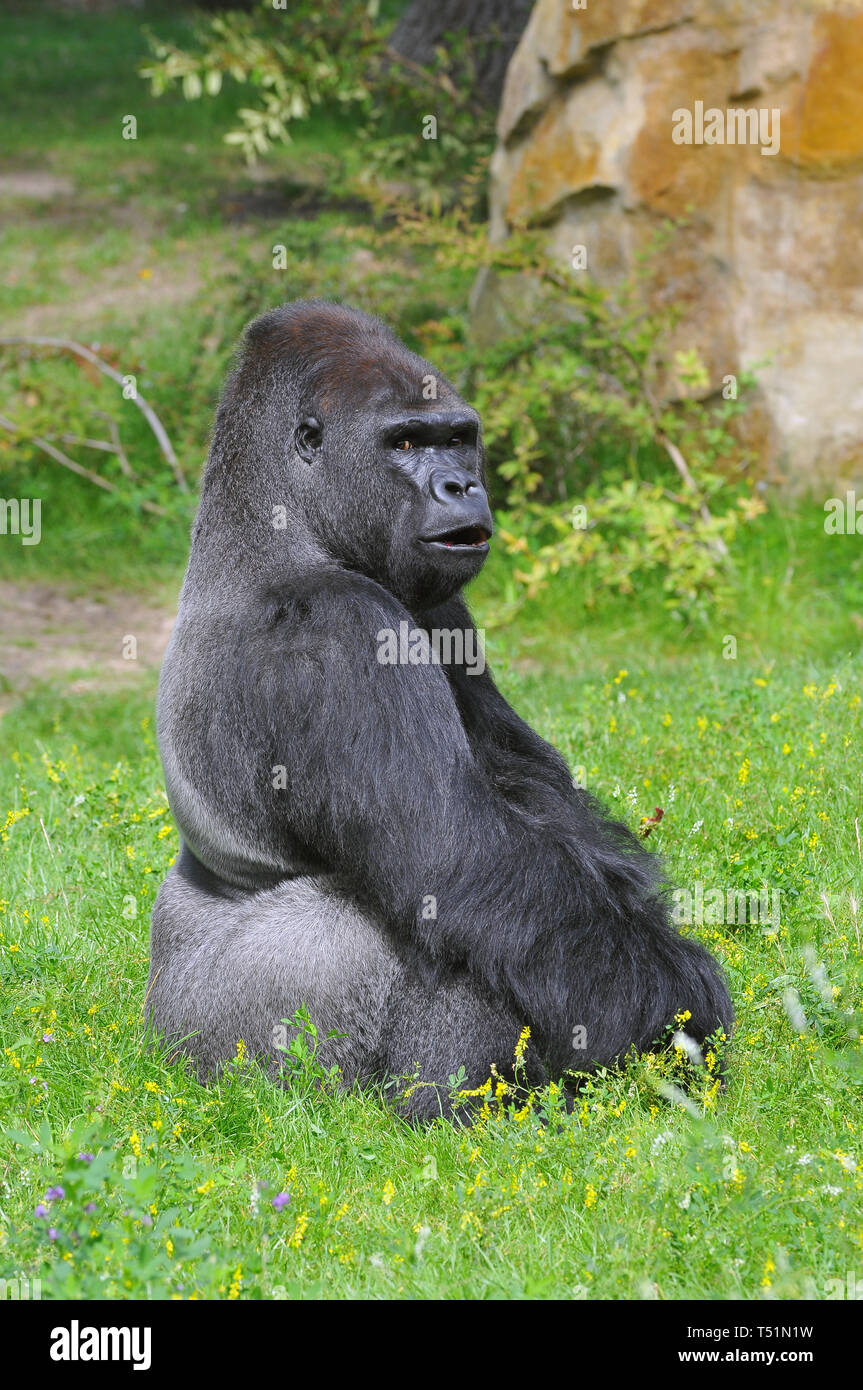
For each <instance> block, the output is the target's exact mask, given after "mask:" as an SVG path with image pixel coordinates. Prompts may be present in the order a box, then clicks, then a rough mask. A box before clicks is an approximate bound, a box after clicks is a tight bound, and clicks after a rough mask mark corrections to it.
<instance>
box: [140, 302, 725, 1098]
mask: <svg viewBox="0 0 863 1390" xmlns="http://www.w3.org/2000/svg"><path fill="white" fill-rule="evenodd" d="M492 529H493V523H492V517H491V513H490V510H489V502H488V498H487V495H486V490H485V485H484V461H483V449H482V440H481V428H480V420H479V417H478V415H477V413H476V411H474V410H473V409H471V407H470V406H469V405H466V404H465V402H464V401H463V400H462V399H461V398H460V397H459V395H458V394H457V392H456V391H455V389H454V388H453V387H452V385H451V384H450V383H449V382H448V381H446V380H445V379H444V378H443V377H441V376H439V375H438V374H437V373H436V372H435V370H434V368H433V367H432V366H431V365H430V364H429V363H428V362H426V361H424V360H423V359H421V358H420V357H418V356H416V355H415V354H414V353H412V352H409V351H408V350H407V349H406V348H405V347H404V346H403V345H402V344H401V343H400V342H399V341H398V339H397V338H396V337H395V336H394V335H393V334H392V333H391V332H390V331H389V329H388V328H386V327H385V326H384V324H382V323H381V322H380V321H378V320H377V319H374V318H372V317H369V316H368V315H366V314H363V313H359V312H356V311H354V310H351V309H348V308H346V307H342V306H339V305H336V304H332V303H328V302H325V301H320V300H316V301H297V302H295V303H291V304H286V305H283V306H281V307H280V308H277V309H274V310H272V311H270V312H268V313H265V314H264V315H263V316H262V317H260V318H258V319H257V320H255V321H254V322H253V323H252V324H251V325H250V326H249V327H248V328H247V330H246V333H245V338H244V341H243V344H242V347H241V349H240V352H239V355H238V359H237V364H236V366H235V368H234V371H233V373H232V375H231V376H230V378H229V380H228V383H227V385H226V387H225V389H224V392H223V395H222V398H221V401H220V403H219V407H218V412H217V416H216V424H215V429H214V433H213V438H212V444H211V448H210V454H209V458H208V461H207V465H206V469H205V472H204V478H203V484H202V492H201V501H200V507H199V510H198V514H197V518H196V521H195V524H194V529H193V535H192V546H191V554H190V559H189V565H188V570H187V572H186V577H185V580H184V583H183V588H182V593H181V597H180V605H179V614H178V617H177V622H176V626H175V628H174V632H173V636H172V638H171V642H170V645H169V648H168V651H167V654H166V657H165V661H164V666H163V670H162V674H161V679H160V685H159V695H158V737H159V745H160V750H161V755H162V760H163V764H164V770H165V779H166V786H167V792H168V797H169V800H170V805H171V810H172V813H173V815H174V817H175V819H176V822H177V825H178V827H179V831H180V837H181V848H180V853H179V855H178V857H177V859H176V861H175V863H174V864H173V866H172V867H171V869H170V871H169V873H168V876H167V878H166V879H165V881H164V883H163V884H162V886H161V888H160V890H159V894H158V897H157V900H156V904H155V908H154V911H153V920H152V940H151V947H152V952H151V955H152V959H151V970H150V980H149V988H148V994H147V1002H146V1011H147V1016H148V1020H149V1024H150V1026H151V1027H152V1029H153V1030H154V1031H155V1032H156V1033H158V1034H159V1035H161V1037H162V1038H163V1040H165V1042H166V1043H167V1044H168V1045H170V1046H171V1047H173V1048H174V1049H175V1055H176V1053H182V1054H185V1055H187V1056H188V1057H189V1058H191V1059H192V1061H193V1063H194V1065H195V1067H196V1070H197V1073H198V1075H199V1076H200V1077H201V1079H202V1080H204V1081H206V1080H207V1079H209V1078H211V1077H213V1076H215V1075H218V1072H219V1069H220V1067H221V1066H222V1065H224V1063H225V1062H226V1061H228V1060H229V1059H230V1058H231V1057H233V1056H234V1055H235V1052H236V1048H237V1043H238V1041H239V1040H242V1041H243V1042H244V1043H245V1045H246V1049H247V1051H248V1053H249V1054H250V1055H253V1056H255V1057H256V1058H258V1059H260V1060H261V1062H262V1063H263V1065H265V1066H266V1067H268V1069H269V1070H270V1071H271V1074H272V1075H273V1076H274V1079H280V1080H281V1081H282V1082H283V1083H284V1084H290V1077H289V1074H288V1072H287V1070H286V1069H285V1067H284V1066H283V1065H282V1062H283V1060H284V1054H283V1052H280V1050H279V1047H278V1046H277V1042H276V1040H277V1038H278V1037H279V1027H280V1021H282V1020H286V1019H290V1018H291V1017H292V1016H293V1014H294V1012H295V1011H296V1010H297V1009H298V1008H299V1007H300V1006H301V1005H304V1006H305V1007H306V1008H307V1009H308V1012H309V1014H310V1016H311V1019H312V1021H313V1022H314V1023H315V1024H316V1026H317V1027H318V1029H319V1033H320V1035H321V1036H323V1035H325V1034H327V1033H329V1032H330V1031H331V1030H334V1031H335V1032H337V1033H338V1034H339V1036H337V1037H332V1038H329V1039H328V1040H327V1041H326V1042H325V1044H324V1049H323V1051H324V1053H325V1055H326V1058H327V1060H328V1061H329V1062H330V1063H331V1064H337V1065H338V1067H339V1068H340V1069H341V1074H342V1077H343V1080H344V1082H345V1084H353V1083H364V1082H369V1081H371V1080H373V1079H383V1078H385V1077H390V1078H392V1077H402V1076H412V1077H416V1078H417V1079H418V1081H419V1082H420V1083H422V1084H419V1085H417V1086H414V1087H413V1088H409V1089H410V1094H409V1095H408V1096H407V1098H406V1099H403V1101H402V1109H403V1113H406V1114H407V1115H408V1116H410V1117H411V1118H413V1119H419V1118H428V1117H433V1116H436V1115H438V1114H441V1113H445V1114H446V1113H450V1097H449V1088H448V1086H447V1078H448V1077H450V1076H451V1075H452V1074H453V1073H456V1074H458V1073H459V1068H460V1067H464V1072H465V1074H466V1077H467V1080H466V1081H465V1082H464V1086H465V1088H473V1087H477V1086H479V1085H481V1084H482V1083H483V1082H484V1081H485V1080H486V1078H487V1077H488V1076H489V1075H490V1071H491V1068H492V1066H496V1068H497V1070H498V1072H499V1074H500V1075H501V1076H502V1077H504V1078H506V1077H508V1076H509V1077H512V1075H513V1053H514V1048H515V1044H516V1042H517V1040H518V1038H519V1036H520V1033H521V1030H522V1028H523V1027H525V1026H529V1028H530V1030H531V1035H530V1042H529V1044H528V1050H527V1057H526V1073H527V1078H528V1081H529V1084H535V1083H536V1082H539V1081H542V1080H543V1079H545V1078H561V1077H565V1075H566V1073H567V1072H569V1071H576V1072H580V1073H581V1072H586V1071H591V1070H593V1069H595V1068H597V1067H606V1066H614V1065H618V1064H620V1063H621V1062H622V1060H623V1059H624V1058H625V1056H626V1054H627V1053H628V1052H629V1051H630V1050H631V1049H636V1050H638V1051H641V1050H645V1049H649V1048H655V1047H657V1046H659V1045H661V1044H662V1042H663V1040H667V1029H668V1026H669V1025H671V1024H672V1023H673V1021H674V1018H675V1015H677V1014H678V1013H680V1012H681V1011H684V1010H686V1011H688V1013H689V1018H688V1021H687V1022H686V1031H687V1032H688V1033H689V1034H690V1035H691V1037H692V1038H693V1039H694V1040H695V1042H696V1043H698V1044H701V1043H702V1042H703V1041H704V1039H705V1038H707V1037H708V1036H710V1035H712V1034H713V1033H715V1032H716V1031H717V1030H718V1029H725V1030H729V1029H730V1027H731V1020H732V1010H731V1002H730V999H729V995H728V991H727V989H726V986H725V983H724V981H723V979H722V976H721V974H720V971H719V969H718V967H717V965H716V963H715V962H714V961H713V959H712V958H711V957H710V956H709V955H708V953H707V952H706V951H705V950H704V949H703V948H702V947H701V946H700V945H699V944H698V943H696V942H695V941H693V940H690V939H687V938H684V937H681V936H680V935H679V934H678V933H677V932H676V931H675V930H674V928H673V927H672V925H671V923H670V921H669V914H668V908H667V904H666V902H665V899H664V896H663V886H662V883H661V879H660V875H659V872H658V869H657V863H656V859H655V857H654V856H653V855H652V854H650V853H648V852H647V850H646V849H645V848H644V847H643V845H642V843H641V842H640V841H639V840H637V839H636V838H635V837H634V836H633V835H632V833H631V832H630V831H629V830H628V829H627V828H626V827H624V826H623V825H621V824H618V823H616V822H614V821H613V820H610V819H609V818H608V817H607V816H606V815H605V813H604V812H603V811H602V809H601V808H600V807H599V806H598V805H597V803H596V802H595V801H594V800H593V799H592V798H591V797H590V796H589V795H588V794H587V793H586V792H585V791H584V790H582V789H579V788H577V787H575V786H574V785H573V781H572V778H571V776H570V773H569V771H568V769H567V767H566V764H565V763H564V760H563V758H562V757H561V756H560V754H559V753H558V752H557V751H556V750H555V749H554V748H552V747H551V746H550V745H549V744H547V743H546V742H544V740H543V739H541V738H540V737H539V735H538V734H536V733H534V731H533V730H532V729H531V728H530V727H529V725H527V724H526V723H525V722H524V721H523V720H522V719H520V718H519V716H518V715H517V714H516V713H515V712H514V711H513V710H512V709H511V708H510V707H509V705H508V704H507V702H506V700H504V698H503V696H502V695H501V694H500V692H499V691H498V689H497V687H496V686H495V684H494V681H493V680H492V677H491V675H490V674H489V673H488V671H487V670H485V669H484V664H483V663H482V662H481V661H479V660H476V659H474V657H475V653H476V650H477V648H476V646H475V643H476V638H477V635H476V632H475V629H474V627H473V623H472V620H471V617H470V614H469V612H468V609H467V607H466V605H465V602H464V599H463V598H462V593H461V591H462V588H463V586H464V585H465V584H466V583H467V582H468V581H469V580H471V579H473V578H474V577H475V576H476V575H477V574H478V572H479V570H480V569H481V567H482V565H483V563H484V561H485V558H486V556H487V554H488V551H489V539H490V537H491V534H492ZM442 634H443V635H445V636H447V635H448V636H449V637H450V638H459V639H460V640H458V641H456V640H451V641H449V642H448V644H446V645H447V647H448V650H447V651H445V652H443V655H442V654H441V650H440V649H441V648H442V647H443V646H444V644H443V643H442V641H441V640H440V639H441V635H442ZM405 638H407V641H405V640H403V639H405ZM283 1031H284V1030H283ZM280 1058H281V1059H282V1060H281V1061H280ZM519 1076H521V1072H520V1071H519ZM522 1080H524V1077H522ZM426 1083H427V1084H426Z"/></svg>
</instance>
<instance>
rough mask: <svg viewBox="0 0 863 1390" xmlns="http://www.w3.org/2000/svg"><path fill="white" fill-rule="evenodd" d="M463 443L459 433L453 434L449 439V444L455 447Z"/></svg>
mask: <svg viewBox="0 0 863 1390" xmlns="http://www.w3.org/2000/svg"><path fill="white" fill-rule="evenodd" d="M463 443H464V440H463V439H462V437H461V435H460V434H454V435H453V437H452V439H451V440H450V444H452V445H454V446H455V447H456V448H460V447H461V445H462V444H463Z"/></svg>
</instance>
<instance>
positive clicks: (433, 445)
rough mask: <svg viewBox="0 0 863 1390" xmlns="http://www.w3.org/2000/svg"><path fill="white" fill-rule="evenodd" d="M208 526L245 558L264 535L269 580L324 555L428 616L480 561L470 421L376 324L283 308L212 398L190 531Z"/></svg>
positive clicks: (252, 337)
mask: <svg viewBox="0 0 863 1390" xmlns="http://www.w3.org/2000/svg"><path fill="white" fill-rule="evenodd" d="M250 436H251V437H250ZM274 461H275V464H276V466H275V467H274V466H273V464H274ZM250 468H254V470H255V476H254V478H250V477H249V476H248V474H249V469H250ZM346 473H347V474H348V478H347V481H348V486H346ZM230 495H233V497H234V499H235V503H234V505H233V506H231V505H230V504H229V499H230ZM250 505H251V508H252V509H253V511H258V510H259V511H260V515H258V516H257V517H255V516H250V514H249V513H250ZM216 516H218V518H219V527H220V529H221V528H222V527H224V523H225V519H226V517H228V518H233V520H234V522H235V523H240V524H241V525H242V527H243V540H242V553H245V554H248V553H249V531H250V530H251V529H257V530H258V531H259V540H258V543H257V544H255V545H254V547H253V550H254V552H255V553H256V555H257V557H258V561H257V563H258V565H260V563H261V558H262V557H261V549H262V548H263V549H264V550H265V551H266V552H267V554H266V558H265V560H264V563H265V564H266V567H267V570H268V573H269V577H270V578H271V579H272V580H273V581H275V582H277V581H278V578H279V576H280V574H282V573H284V566H285V565H289V566H290V568H291V570H292V571H294V572H296V568H297V566H300V567H301V568H302V566H303V558H304V557H306V558H307V560H308V562H309V564H310V565H313V566H314V567H315V568H319V567H320V565H321V563H322V561H323V560H324V559H325V558H328V559H329V560H330V561H331V562H334V563H335V564H336V565H340V566H344V567H345V568H347V569H350V570H353V571H356V572H359V573H361V574H365V575H366V576H368V577H369V578H373V579H375V580H376V581H377V582H378V583H380V584H382V585H383V586H384V587H385V588H386V589H388V590H389V591H390V593H392V594H393V595H394V596H395V597H396V598H398V599H399V600H400V601H401V602H402V603H403V604H404V605H405V606H406V607H407V608H409V609H412V610H416V609H418V608H419V609H422V608H427V607H430V606H434V605H436V604H439V603H441V602H443V601H444V600H446V599H448V598H450V597H451V596H452V595H454V594H455V593H457V592H458V590H459V589H461V587H462V586H463V585H464V584H465V583H467V581H468V580H470V579H473V578H474V577H475V576H476V575H477V574H478V573H479V570H480V569H481V567H482V565H483V562H484V561H485V558H486V556H487V554H488V549H489V547H488V542H489V537H490V536H491V533H492V529H493V523H492V518H491V512H490V510H489V504H488V498H487V496H486V490H485V486H484V473H483V453H482V442H481V429H480V421H479V416H478V415H477V413H476V411H474V410H472V409H471V407H470V406H468V405H466V404H465V402H464V401H463V400H462V399H461V397H460V396H459V395H458V394H457V392H456V391H455V390H454V388H453V387H452V386H451V385H450V383H449V382H448V381H446V380H445V378H443V377H441V376H440V375H438V374H437V373H436V372H435V371H434V369H433V368H432V367H431V366H430V364H429V363H428V362H425V361H423V359H422V358H420V357H417V356H416V355H415V354H414V353H412V352H409V351H408V350H407V349H406V348H405V347H404V346H403V345H402V344H401V343H400V342H399V341H398V339H397V338H395V337H394V335H393V334H392V333H391V332H390V330H389V329H388V328H386V327H385V326H384V324H382V323H380V322H379V321H378V320H377V319H374V318H371V317H369V316H368V315H367V314H362V313H359V312H357V311H356V310H353V309H345V308H341V307H340V306H338V305H335V304H329V303H326V302H324V301H321V300H317V301H298V302H295V303H292V304H286V305H283V306H282V307H280V308H278V309H273V310H271V311H270V312H269V313H267V314H264V315H263V316H262V317H261V318H259V319H257V320H255V322H254V323H252V324H251V325H250V327H249V328H248V330H247V332H246V336H245V340H244V343H243V347H242V350H241V356H240V360H239V363H238V366H237V368H236V371H235V372H234V375H233V377H232V379H231V382H230V383H229V386H228V388H227V390H226V392H225V396H224V397H223V401H222V405H221V408H220V410H219V414H218V418H217V424H216V434H215V438H214V441H213V449H212V453H211V461H210V465H209V467H208V470H207V475H206V478H205V483H204V492H203V500H202V509H201V518H200V521H199V528H200V527H203V528H204V529H206V528H207V526H208V524H209V525H211V526H212V527H213V528H214V529H215V526H216ZM274 516H280V517H281V519H282V520H281V527H279V525H278V524H276V525H275V526H274V522H273V517H274ZM250 522H251V523H253V525H252V526H250ZM255 523H257V525H255ZM262 523H266V524H262ZM239 550H240V547H237V548H236V549H235V552H234V563H233V565H232V569H233V570H234V571H235V567H236V557H237V553H238V551H239Z"/></svg>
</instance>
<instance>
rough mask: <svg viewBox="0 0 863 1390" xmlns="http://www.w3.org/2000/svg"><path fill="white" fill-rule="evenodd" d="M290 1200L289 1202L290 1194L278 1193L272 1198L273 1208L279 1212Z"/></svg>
mask: <svg viewBox="0 0 863 1390" xmlns="http://www.w3.org/2000/svg"><path fill="white" fill-rule="evenodd" d="M290 1200H291V1194H290V1192H279V1193H278V1194H277V1195H276V1196H275V1197H274V1198H273V1206H274V1207H275V1209H276V1211H281V1210H282V1207H286V1206H287V1205H288V1202H289V1201H290Z"/></svg>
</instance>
